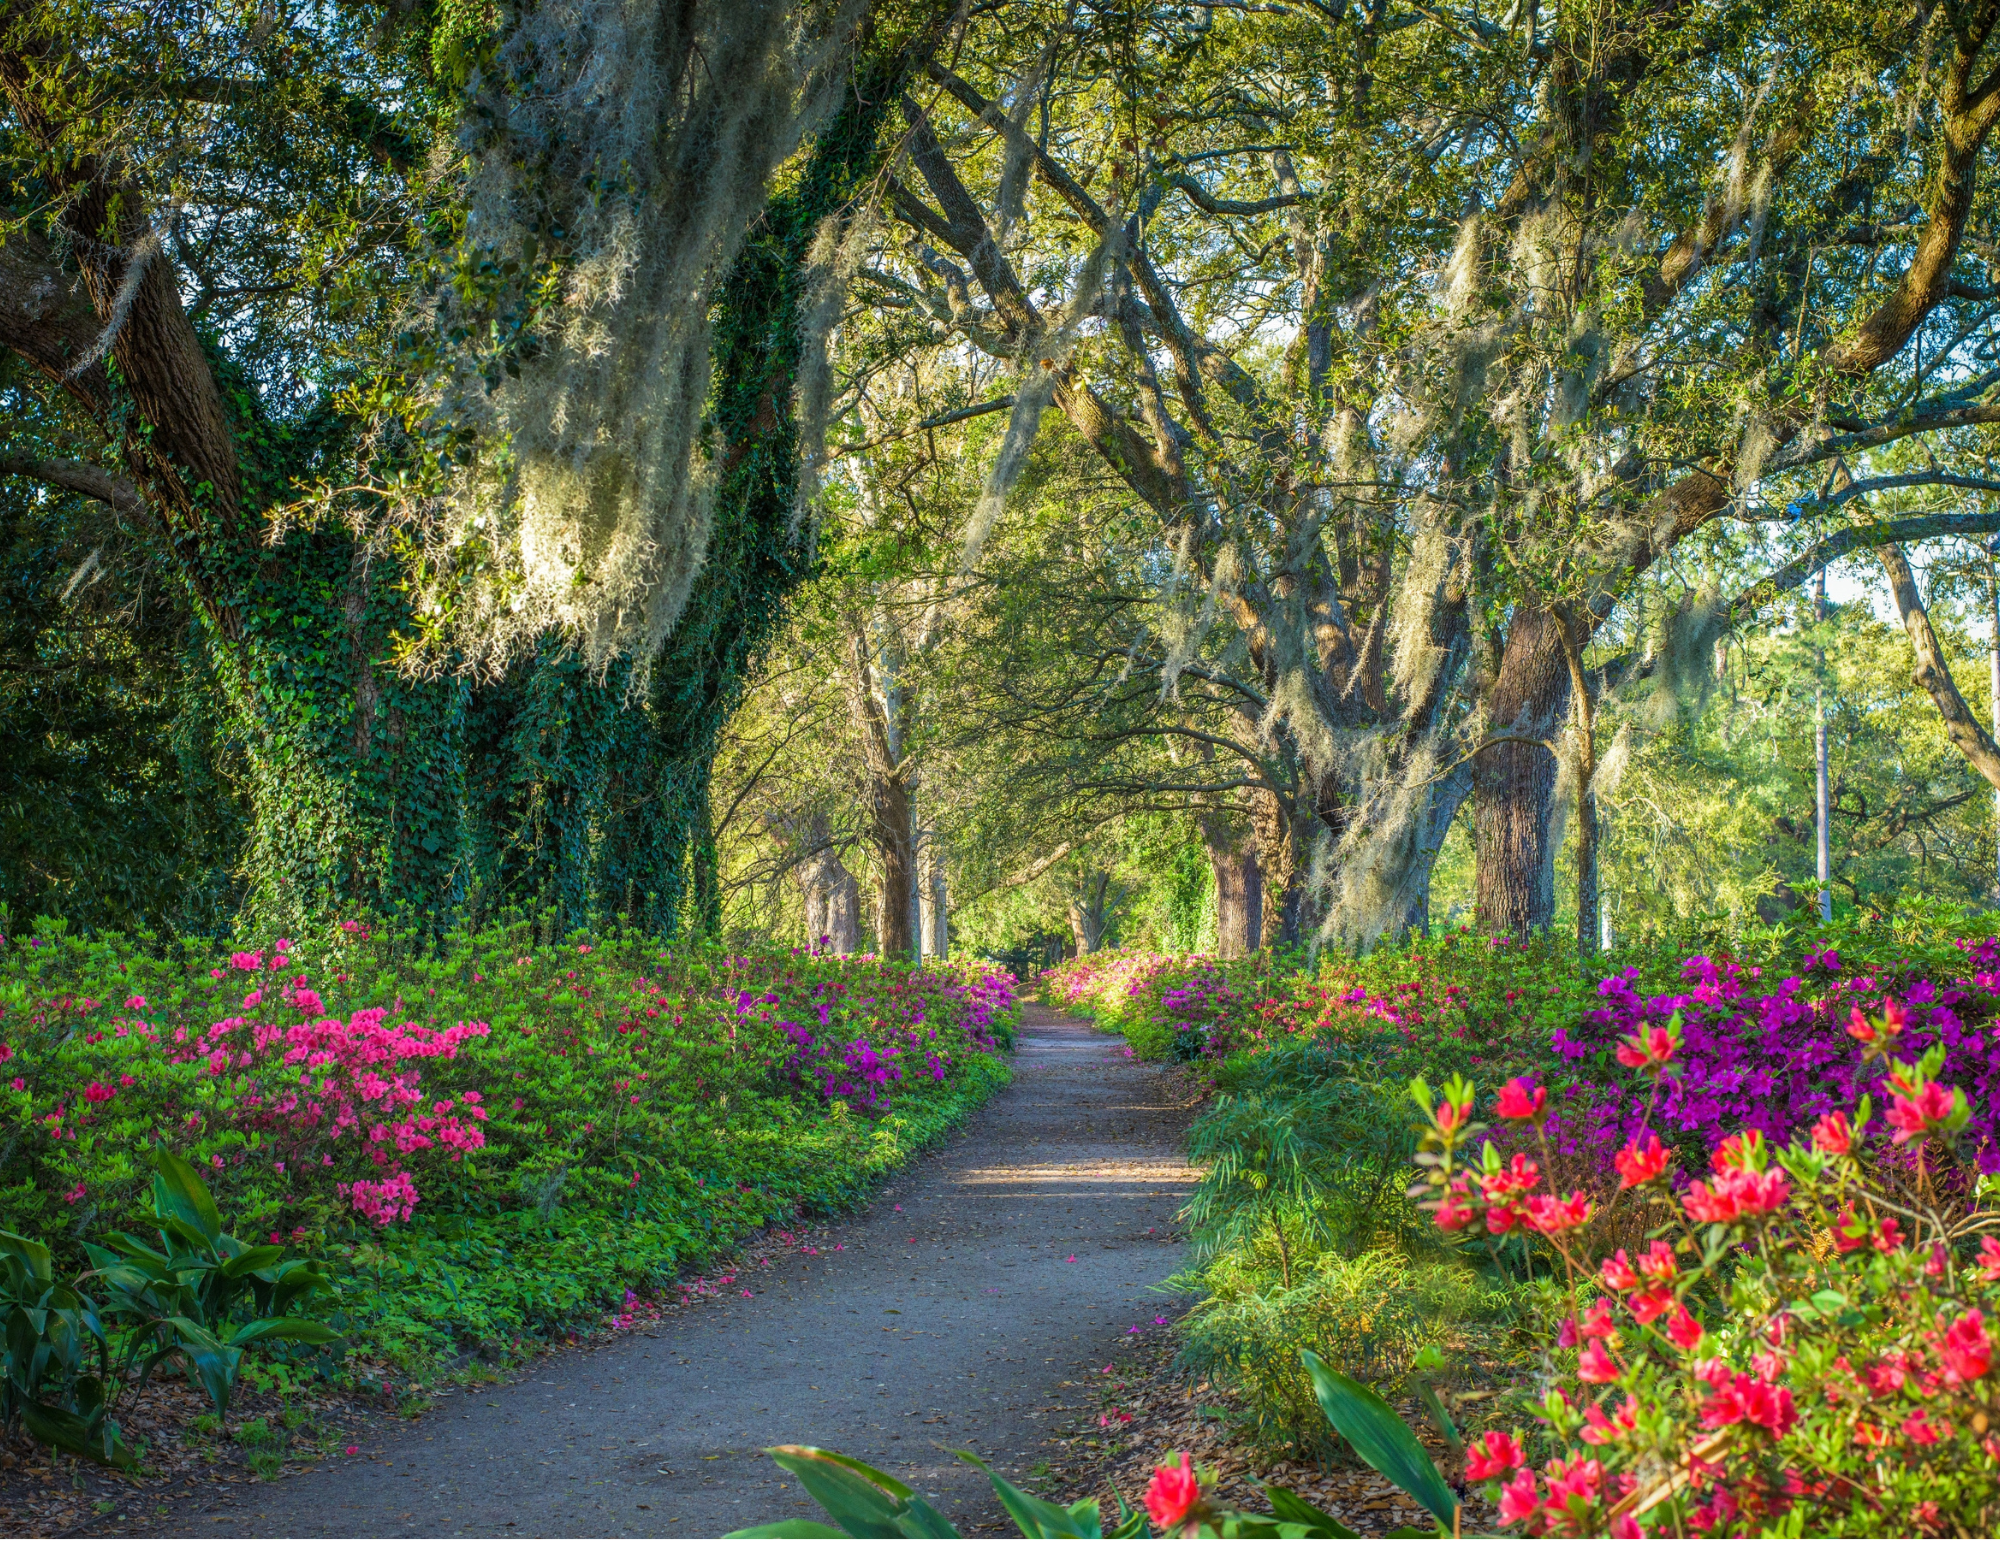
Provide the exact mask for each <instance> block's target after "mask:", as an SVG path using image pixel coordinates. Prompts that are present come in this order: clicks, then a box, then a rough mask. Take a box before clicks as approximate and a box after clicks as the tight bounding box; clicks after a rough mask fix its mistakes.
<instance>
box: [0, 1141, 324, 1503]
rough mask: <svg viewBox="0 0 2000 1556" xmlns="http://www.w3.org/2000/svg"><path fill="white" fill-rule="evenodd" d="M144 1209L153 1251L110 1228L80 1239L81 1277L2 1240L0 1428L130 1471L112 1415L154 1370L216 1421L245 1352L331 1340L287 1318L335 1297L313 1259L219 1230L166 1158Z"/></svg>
mask: <svg viewBox="0 0 2000 1556" xmlns="http://www.w3.org/2000/svg"><path fill="white" fill-rule="evenodd" d="M153 1203H154V1212H153V1214H152V1215H151V1216H149V1217H147V1218H146V1220H147V1224H149V1225H151V1226H152V1227H154V1228H155V1229H156V1230H157V1231H158V1232H159V1234H160V1247H159V1248H158V1249H157V1250H156V1249H154V1248H152V1247H149V1246H148V1245H147V1244H145V1243H144V1242H141V1241H140V1240H139V1239H138V1238H136V1237H132V1236H130V1235H129V1234H124V1233H118V1234H114V1239H115V1241H116V1242H117V1244H118V1249H119V1251H118V1252H116V1253H114V1252H113V1251H112V1250H110V1249H106V1248H101V1247H98V1246H97V1245H95V1244H89V1245H86V1246H87V1248H88V1251H89V1254H90V1261H91V1265H92V1269H91V1272H90V1273H89V1274H88V1275H86V1276H83V1277H81V1278H80V1279H78V1280H75V1281H68V1280H63V1279H60V1278H58V1277H57V1275H56V1273H55V1261H54V1259H53V1257H52V1256H51V1255H50V1253H49V1250H48V1249H47V1248H46V1247H44V1246H43V1245H42V1244H40V1243H38V1242H34V1241H32V1240H30V1239H28V1238H24V1237H21V1236H20V1235H19V1234H17V1233H13V1232H0V1334H4V1335H5V1337H6V1341H7V1352H6V1362H7V1366H6V1376H5V1379H4V1381H0V1423H4V1424H5V1425H7V1426H10V1427H11V1426H13V1425H14V1424H15V1422H16V1421H17V1420H18V1421H19V1422H21V1423H22V1424H24V1425H25V1426H26V1427H27V1429H28V1431H29V1433H30V1434H31V1435H32V1436H34V1437H37V1438H39V1439H40V1440H41V1441H43V1442H45V1443H47V1444H49V1445H50V1446H52V1447H55V1448H60V1449H62V1450H64V1451H65V1452H69V1453H74V1454H78V1455H80V1456H81V1457H84V1458H88V1459H95V1460H96V1461H98V1462H99V1463H101V1464H111V1465H117V1466H119V1467H121V1468H122V1467H127V1466H129V1465H130V1464H131V1463H132V1462H133V1458H132V1454H131V1452H130V1451H129V1450H128V1449H127V1448H126V1447H125V1445H124V1442H123V1440H122V1438H121V1435H120V1433H119V1430H118V1424H117V1421H116V1419H115V1418H114V1417H113V1415H112V1411H113V1410H114V1408H115V1407H116V1405H117V1403H118V1400H119V1398H120V1396H121V1395H123V1393H124V1392H125V1390H126V1389H127V1388H128V1387H133V1386H137V1385H143V1384H144V1383H145V1381H146V1379H147V1378H149V1377H150V1376H151V1375H152V1373H153V1371H154V1369H155V1368H157V1367H159V1366H160V1365H161V1364H162V1363H165V1364H167V1365H169V1366H171V1367H176V1368H178V1369H179V1370H180V1371H181V1372H182V1373H183V1374H184V1375H185V1376H186V1377H187V1378H188V1379H189V1380H190V1381H192V1382H198V1383H199V1385H200V1386H201V1387H202V1388H203V1389H205V1390H206V1391H207V1393H208V1396H209V1398H210V1399H211V1400H212V1401H213V1402H214V1404H215V1410H216V1415H215V1419H216V1421H217V1423H218V1425H219V1424H220V1422H221V1421H222V1419H223V1418H224V1416H225V1415H226V1414H227V1412H228V1409H229V1396H230V1393H231V1391H232V1390H233V1389H234V1388H235V1385H236V1381H237V1378H238V1376H239V1374H240V1372H241V1370H242V1364H243V1357H244V1352H245V1350H246V1348H247V1347H249V1346H252V1345H258V1346H271V1345H305V1346H323V1345H326V1344H328V1343H329V1342H331V1341H334V1340H337V1339H338V1338H339V1336H338V1335H337V1334H336V1333H335V1332H334V1331H333V1330H332V1329H329V1328H328V1327H327V1326H326V1325H325V1324H322V1323H319V1322H317V1321H316V1320H313V1319H310V1318H305V1317H302V1316H300V1313H299V1311H298V1310H300V1309H303V1308H305V1307H306V1306H308V1305H310V1304H311V1303H312V1301H313V1300H314V1299H315V1298H317V1297H319V1296H321V1295H323V1294H326V1293H328V1292H331V1290H332V1289H333V1287H332V1282H331V1281H329V1280H328V1278H327V1276H326V1275H325V1273H324V1272H323V1271H322V1270H321V1269H320V1267H319V1264H318V1263H317V1261H314V1260H310V1259H286V1258H285V1257H284V1254H285V1250H284V1249H282V1248H274V1247H270V1246H268V1245H266V1246H264V1247H259V1248H251V1247H247V1246H246V1245H245V1244H243V1243H242V1242H240V1241H238V1240H237V1239H236V1238H234V1237H231V1236H230V1235H229V1234H228V1233H226V1232H224V1231H223V1230H222V1222H221V1217H220V1215H219V1214H218V1213H217V1211H216V1207H215V1201H214V1199H213V1198H211V1197H210V1195H209V1193H208V1191H207V1189H206V1188H204V1187H203V1185H202V1182H201V1179H200V1178H199V1177H197V1176H196V1174H195V1171H194V1169H193V1168H192V1167H190V1166H189V1165H188V1164H187V1163H186V1162H184V1161H181V1160H180V1159H179V1158H178V1157H175V1156H172V1155H170V1154H168V1153H166V1152H164V1151H163V1152H161V1153H159V1155H158V1156H157V1157H156V1158H155V1161H154V1175H153ZM85 1281H94V1282H96V1283H97V1284H99V1285H101V1286H102V1287H103V1288H104V1289H105V1291H106V1294H107V1295H106V1300H105V1301H104V1303H103V1304H102V1305H101V1306H100V1305H98V1304H96V1303H94V1302H93V1301H92V1300H91V1299H90V1298H89V1297H88V1296H87V1295H85V1294H84V1293H83V1291H82V1289H81V1288H82V1286H83V1284H84V1282H85ZM92 1342H94V1345H93V1343H92Z"/></svg>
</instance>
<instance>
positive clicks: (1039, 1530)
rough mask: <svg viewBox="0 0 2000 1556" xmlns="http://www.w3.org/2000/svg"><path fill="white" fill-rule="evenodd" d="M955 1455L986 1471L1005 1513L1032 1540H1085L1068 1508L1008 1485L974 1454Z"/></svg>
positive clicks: (960, 1451)
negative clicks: (1005, 1510)
mask: <svg viewBox="0 0 2000 1556" xmlns="http://www.w3.org/2000/svg"><path fill="white" fill-rule="evenodd" d="M958 1457H959V1458H961V1459H963V1460H964V1461H965V1462H966V1463H967V1464H972V1465H976V1466H978V1467H979V1468H980V1469H982V1470H985V1471H986V1478H987V1479H988V1480H990V1481H992V1482H993V1491H994V1494H995V1495H996V1496H998V1497H999V1498H1000V1505H1001V1506H1002V1507H1004V1508H1005V1509H1007V1516H1008V1517H1009V1518H1011V1519H1013V1520H1014V1523H1015V1525H1016V1526H1017V1527H1018V1528H1019V1529H1020V1531H1021V1533H1023V1534H1024V1535H1026V1536H1027V1537H1028V1538H1029V1539H1031V1540H1085V1539H1089V1538H1090V1536H1089V1535H1087V1534H1085V1533H1084V1531H1083V1529H1082V1528H1081V1527H1080V1526H1079V1525H1078V1523H1077V1521H1076V1519H1075V1517H1074V1516H1073V1515H1072V1514H1071V1513H1070V1511H1069V1509H1068V1508H1064V1507H1057V1506H1056V1505H1055V1503H1053V1502H1044V1501H1043V1500H1042V1499H1041V1498H1040V1497H1032V1496H1029V1495H1028V1493H1027V1492H1025V1491H1023V1490H1021V1489H1020V1488H1019V1487H1018V1486H1014V1485H1010V1484H1009V1483H1008V1482H1007V1481H1006V1480H1005V1479H1003V1478H1002V1477H1001V1476H1000V1475H999V1474H997V1473H995V1471H994V1470H993V1468H992V1467H991V1466H990V1465H988V1464H987V1462H986V1461H985V1460H984V1459H982V1458H980V1457H979V1456H978V1455H977V1454H974V1453H967V1452H965V1451H964V1450H963V1449H960V1450H959V1451H958Z"/></svg>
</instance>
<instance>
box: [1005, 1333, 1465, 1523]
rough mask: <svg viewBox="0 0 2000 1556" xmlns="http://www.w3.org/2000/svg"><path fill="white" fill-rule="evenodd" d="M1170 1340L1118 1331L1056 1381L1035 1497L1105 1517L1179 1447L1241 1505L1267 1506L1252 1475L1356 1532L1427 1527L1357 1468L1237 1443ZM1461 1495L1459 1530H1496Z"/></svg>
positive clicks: (1134, 1499)
mask: <svg viewBox="0 0 2000 1556" xmlns="http://www.w3.org/2000/svg"><path fill="white" fill-rule="evenodd" d="M1177 1343H1178V1342H1177V1341H1176V1339H1175V1336H1174V1334H1173V1332H1172V1331H1171V1330H1167V1329H1161V1330H1155V1331H1153V1332H1151V1333H1142V1334H1139V1335H1127V1336H1126V1337H1125V1338H1124V1340H1123V1341H1122V1342H1121V1343H1120V1346H1119V1350H1118V1354H1117V1355H1116V1356H1114V1357H1111V1358H1108V1359H1107V1360H1106V1362H1105V1367H1106V1369H1107V1370H1106V1371H1103V1372H1097V1373H1094V1374H1092V1375H1089V1376H1085V1377H1078V1378H1072V1379H1070V1380H1069V1381H1068V1382H1066V1383H1065V1384H1064V1388H1065V1389H1066V1390H1069V1391H1070V1393H1071V1396H1072V1398H1073V1400H1074V1403H1071V1404H1068V1405H1065V1406H1060V1407H1057V1410H1056V1411H1054V1412H1052V1415H1053V1417H1054V1419H1053V1420H1052V1421H1051V1423H1050V1424H1051V1428H1052V1429H1051V1434H1050V1437H1049V1449H1050V1458H1049V1465H1048V1474H1047V1483H1046V1486H1045V1488H1044V1492H1043V1494H1044V1495H1051V1496H1053V1497H1059V1498H1061V1499H1063V1500H1066V1501H1074V1500H1075V1499H1077V1498H1079V1497H1086V1496H1094V1497H1097V1498H1098V1499H1099V1502H1100V1505H1101V1506H1102V1507H1103V1509H1104V1511H1105V1513H1106V1515H1107V1516H1109V1515H1110V1513H1111V1510H1112V1508H1113V1506H1114V1505H1115V1499H1116V1498H1117V1497H1118V1496H1121V1495H1122V1496H1123V1497H1124V1498H1125V1501H1126V1502H1127V1504H1129V1505H1130V1506H1132V1507H1138V1506H1139V1505H1140V1504H1141V1499H1142V1498H1143V1497H1144V1496H1145V1492H1146V1486H1147V1484H1148V1483H1149V1482H1150V1481H1151V1480H1152V1477H1153V1468H1154V1466H1155V1465H1157V1464H1159V1463H1160V1462H1161V1461H1162V1460H1164V1459H1165V1458H1166V1456H1167V1454H1169V1453H1171V1452H1181V1453H1186V1454H1189V1455H1191V1456H1192V1457H1193V1459H1194V1461H1195V1463H1196V1465H1197V1466H1200V1467H1203V1468H1213V1469H1216V1470H1218V1471H1219V1472H1220V1477H1219V1480H1218V1482H1217V1485H1216V1488H1215V1490H1214V1491H1212V1492H1211V1493H1210V1496H1211V1497H1212V1498H1214V1499H1215V1500H1218V1501H1221V1502H1223V1503H1226V1504H1228V1505H1230V1506H1233V1507H1238V1508H1242V1509H1244V1510H1245V1511H1248V1512H1256V1513H1263V1512H1268V1511H1270V1506H1269V1503H1268V1502H1267V1501H1266V1500H1265V1498H1264V1495H1263V1493H1262V1492H1261V1491H1260V1490H1259V1489H1258V1486H1257V1482H1258V1481H1262V1482H1263V1483H1265V1484H1268V1485H1274V1486H1283V1487H1285V1488H1286V1489H1287V1490H1289V1491H1292V1492H1294V1493H1295V1494H1297V1495H1298V1496H1299V1497H1301V1498H1302V1499H1304V1500H1305V1501H1306V1502H1309V1503H1310V1504H1312V1505H1313V1506H1314V1507H1317V1508H1319V1509H1321V1510H1322V1511H1323V1512H1325V1513H1328V1514H1330V1515H1331V1516H1332V1517H1334V1518H1337V1519H1339V1520H1340V1521H1341V1522H1342V1523H1343V1524H1345V1525H1347V1527H1348V1528H1350V1529H1352V1530H1354V1531H1355V1532H1356V1533H1357V1534H1362V1535H1374V1536H1380V1535H1386V1534H1388V1533H1390V1532H1391V1531H1392V1530H1396V1529H1424V1530H1428V1529H1429V1528H1430V1527H1431V1519H1430V1515H1429V1514H1428V1513H1425V1512H1424V1511H1423V1510H1422V1509H1420V1508H1419V1507H1418V1506H1417V1504H1416V1503H1415V1501H1413V1500H1412V1499H1411V1498H1410V1497H1408V1496H1406V1495H1404V1494H1403V1493H1402V1492H1401V1491H1398V1490H1397V1489H1396V1487H1395V1486H1394V1485H1392V1484H1391V1483H1390V1482H1389V1481H1387V1480H1385V1479H1384V1478H1383V1477H1382V1476H1380V1475H1378V1474H1376V1473H1375V1471H1373V1470H1371V1469H1369V1468H1367V1467H1366V1466H1365V1465H1360V1464H1354V1465H1342V1464H1318V1463H1311V1462H1305V1461H1294V1460H1287V1459H1281V1458H1278V1457H1276V1456H1275V1455H1273V1454H1270V1453H1268V1452H1261V1451H1259V1450H1257V1449H1255V1448H1252V1447H1249V1446H1246V1445H1245V1444H1244V1443H1243V1442H1242V1441H1241V1440H1240V1438H1239V1437H1238V1436H1237V1434H1235V1433H1233V1432H1232V1431H1231V1430H1230V1428H1229V1427H1228V1426H1227V1425H1226V1424H1224V1423H1223V1422H1221V1421H1219V1420H1218V1419H1216V1418H1217V1417H1218V1416H1220V1415H1224V1414H1226V1406H1227V1403H1228V1401H1227V1399H1226V1397H1225V1396H1224V1395H1222V1394H1221V1393H1220V1392H1219V1391H1217V1390H1216V1389H1214V1388H1213V1387H1212V1386H1211V1385H1209V1384H1207V1383H1195V1382H1192V1381H1191V1380H1190V1379H1188V1378H1187V1377H1186V1376H1184V1375H1182V1374H1180V1373H1177V1372H1176V1371H1175V1370H1174V1366H1173V1360H1174V1352H1175V1349H1176V1346H1177ZM1128 1418H1129V1419H1128ZM1404 1419H1405V1420H1407V1421H1408V1422H1409V1423H1410V1426H1411V1427H1412V1429H1413V1430H1415V1431H1416V1433H1417V1436H1418V1438H1419V1439H1420V1440H1422V1441H1423V1442H1424V1444H1425V1446H1426V1447H1428V1448H1430V1449H1431V1450H1432V1452H1433V1454H1434V1455H1435V1456H1437V1457H1438V1458H1440V1459H1442V1458H1443V1452H1442V1447H1443V1445H1442V1443H1441V1442H1440V1441H1439V1439H1438V1437H1437V1434H1436V1430H1435V1428H1434V1427H1432V1426H1431V1424H1430V1422H1429V1421H1427V1420H1420V1419H1418V1418H1417V1417H1416V1416H1415V1415H1414V1414H1412V1413H1410V1412H1408V1411H1405V1412H1404ZM1461 1500H1462V1501H1463V1503H1464V1507H1465V1515H1464V1520H1463V1523H1462V1526H1461V1528H1462V1532H1463V1533H1465V1534H1489V1533H1493V1532H1496V1530H1497V1527H1498V1526H1497V1524H1496V1522H1495V1519H1496V1516H1497V1513H1496V1509H1495V1508H1494V1507H1493V1506H1492V1504H1490V1503H1488V1502H1486V1501H1485V1500H1484V1499H1482V1498H1479V1497H1477V1496H1474V1497H1472V1498H1463V1497H1462V1498H1461Z"/></svg>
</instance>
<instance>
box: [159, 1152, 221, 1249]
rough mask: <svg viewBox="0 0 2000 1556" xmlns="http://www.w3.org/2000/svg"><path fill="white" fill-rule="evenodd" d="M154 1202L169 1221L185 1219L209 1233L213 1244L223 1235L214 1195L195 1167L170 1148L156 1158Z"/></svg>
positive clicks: (208, 1237)
mask: <svg viewBox="0 0 2000 1556" xmlns="http://www.w3.org/2000/svg"><path fill="white" fill-rule="evenodd" d="M153 1203H154V1206H155V1207H156V1208H157V1209H158V1210H159V1213H160V1214H161V1215H163V1216H165V1217H167V1218H168V1219H169V1220H174V1221H185V1222H188V1223H189V1224H190V1225H192V1226H195V1227H198V1228H200V1229H201V1231H202V1232H204V1233H205V1234H207V1239H208V1242H209V1243H210V1245H211V1246H212V1245H213V1244H214V1242H215V1240H216V1238H218V1237H220V1236H221V1235H222V1216H221V1214H220V1213H219V1212H218V1211H217V1210H216V1208H215V1197H214V1196H213V1195H212V1194H210V1193H209V1192H208V1185H207V1184H205V1183H203V1182H202V1181H201V1179H200V1177H199V1176H197V1175H196V1173H195V1170H194V1168H192V1167H191V1166H189V1165H188V1164H187V1163H186V1162H184V1161H182V1160H181V1159H180V1158H179V1157H178V1156H176V1155H174V1154H173V1152H171V1151H161V1152H159V1153H157V1154H156V1155H155V1156H154V1157H153Z"/></svg>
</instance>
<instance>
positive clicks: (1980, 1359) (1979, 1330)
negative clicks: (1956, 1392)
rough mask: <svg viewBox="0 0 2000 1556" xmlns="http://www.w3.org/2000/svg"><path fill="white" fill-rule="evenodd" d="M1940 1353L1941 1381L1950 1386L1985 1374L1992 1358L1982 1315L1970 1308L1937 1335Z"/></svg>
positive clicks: (1991, 1344) (1989, 1340)
mask: <svg viewBox="0 0 2000 1556" xmlns="http://www.w3.org/2000/svg"><path fill="white" fill-rule="evenodd" d="M1938 1351H1939V1354H1941V1355H1942V1356H1943V1357H1944V1377H1945V1381H1946V1382H1947V1383H1949V1384H1951V1385H1953V1386H1954V1387H1956V1386H1957V1385H1958V1384H1961V1383H1970V1382H1971V1381H1972V1380H1973V1379H1974V1378H1983V1377H1985V1376H1986V1369H1987V1368H1988V1367H1989V1366H1990V1365H1991V1364H1992V1361H1993V1342H1992V1340H1991V1339H1989V1338H1988V1336H1987V1333H1986V1316H1985V1315H1984V1314H1983V1313H1981V1312H1980V1311H1979V1309H1977V1308H1974V1309H1973V1310H1972V1311H1971V1312H1969V1313H1967V1314H1966V1315H1965V1316H1964V1317H1962V1318H1960V1319H1959V1320H1957V1321H1956V1322H1955V1323H1953V1324H1950V1325H1948V1326H1947V1327H1946V1328H1945V1330H1944V1332H1943V1333H1942V1334H1941V1335H1939V1336H1938Z"/></svg>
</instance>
